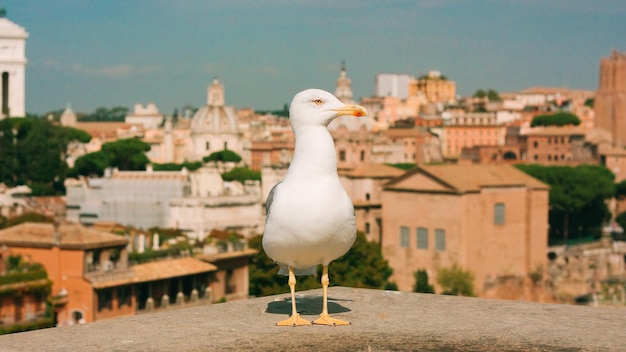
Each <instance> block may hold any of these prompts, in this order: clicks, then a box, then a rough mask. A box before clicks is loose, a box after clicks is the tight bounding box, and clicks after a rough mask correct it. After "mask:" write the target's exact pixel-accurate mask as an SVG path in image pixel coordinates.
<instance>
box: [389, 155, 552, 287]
mask: <svg viewBox="0 0 626 352" xmlns="http://www.w3.org/2000/svg"><path fill="white" fill-rule="evenodd" d="M548 191H549V190H548V186H547V185H545V184H543V183H541V182H539V181H538V180H536V179H534V178H532V177H530V176H528V175H526V174H524V173H523V172H521V171H519V170H517V169H515V168H514V167H512V166H509V165H493V166H487V165H431V166H419V167H417V168H415V169H413V170H412V171H409V172H408V173H406V174H404V175H403V176H401V177H399V178H396V179H395V180H393V181H391V182H390V183H388V184H387V185H386V186H385V187H384V189H383V192H382V198H381V204H382V219H383V224H382V227H383V238H382V252H383V256H384V257H385V259H387V260H388V261H389V265H390V266H391V267H392V268H393V270H394V272H393V276H392V277H391V280H393V281H395V282H396V283H397V284H398V287H399V289H400V290H403V291H410V290H411V289H412V286H413V284H414V283H415V278H414V273H415V272H416V271H417V270H422V269H424V270H426V271H427V273H428V277H429V278H430V280H431V282H432V283H436V280H437V273H438V271H439V270H440V269H442V268H450V267H451V266H453V265H454V264H458V265H459V266H461V267H462V268H464V269H465V270H469V271H471V272H472V273H473V275H474V278H475V279H474V289H475V292H477V293H478V294H479V295H480V294H482V293H483V292H484V291H485V290H487V289H488V288H489V287H490V286H491V285H493V284H494V283H495V282H496V280H497V279H498V278H499V277H502V276H515V277H521V278H526V277H528V276H529V275H531V274H532V273H535V272H538V273H543V270H545V268H546V264H547V257H546V253H547V244H548ZM435 286H436V289H437V291H438V292H441V288H440V287H438V285H435Z"/></svg>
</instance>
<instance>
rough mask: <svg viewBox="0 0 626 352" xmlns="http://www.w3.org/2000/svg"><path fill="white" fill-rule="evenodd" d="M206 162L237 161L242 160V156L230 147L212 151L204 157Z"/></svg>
mask: <svg viewBox="0 0 626 352" xmlns="http://www.w3.org/2000/svg"><path fill="white" fill-rule="evenodd" d="M202 160H203V161H204V162H205V163H208V162H211V161H223V162H235V163H238V162H240V161H241V156H239V154H237V153H235V152H233V151H232V150H229V149H224V150H220V151H219V152H214V153H211V155H209V156H205V157H204V158H202Z"/></svg>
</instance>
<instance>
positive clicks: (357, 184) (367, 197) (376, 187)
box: [339, 163, 404, 243]
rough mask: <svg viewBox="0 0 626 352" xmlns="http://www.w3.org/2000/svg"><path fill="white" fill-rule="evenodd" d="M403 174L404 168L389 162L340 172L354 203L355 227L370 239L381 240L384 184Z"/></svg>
mask: <svg viewBox="0 0 626 352" xmlns="http://www.w3.org/2000/svg"><path fill="white" fill-rule="evenodd" d="M402 174H404V171H403V170H400V169H398V168H395V167H392V166H388V165H384V164H369V163H364V164H361V165H359V166H358V167H356V168H355V169H354V170H350V171H348V172H345V173H342V174H340V175H339V180H340V181H341V184H342V185H343V188H344V189H345V190H346V193H348V196H349V197H350V199H352V202H353V203H354V211H355V216H356V228H357V230H358V231H361V232H363V233H364V234H365V236H366V238H367V240H368V241H370V242H376V243H381V240H382V207H381V194H382V191H383V187H384V185H385V184H386V183H387V182H389V181H391V180H392V179H394V178H396V177H399V176H400V175H402Z"/></svg>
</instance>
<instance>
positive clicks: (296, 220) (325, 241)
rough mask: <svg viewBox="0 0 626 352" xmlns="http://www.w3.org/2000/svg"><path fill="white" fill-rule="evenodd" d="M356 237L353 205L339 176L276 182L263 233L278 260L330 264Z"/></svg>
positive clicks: (266, 245) (300, 264) (303, 264)
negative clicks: (277, 183)
mask: <svg viewBox="0 0 626 352" xmlns="http://www.w3.org/2000/svg"><path fill="white" fill-rule="evenodd" d="M355 237H356V220H355V217H354V207H353V205H352V201H351V200H350V198H349V197H348V195H347V194H346V192H345V190H344V189H343V187H342V186H341V183H340V182H339V180H338V179H337V178H336V177H328V178H320V179H317V180H314V181H311V180H288V179H286V180H284V181H283V182H282V183H280V184H279V185H278V186H277V188H276V190H275V192H274V199H273V201H272V205H271V209H270V210H269V214H268V218H267V223H266V226H265V234H264V237H263V247H264V249H265V251H266V253H267V254H268V255H269V256H270V257H271V258H272V259H274V260H275V261H277V262H280V263H284V264H288V265H291V266H294V267H296V268H299V267H310V266H314V265H317V264H328V263H329V262H330V261H332V260H334V259H336V258H338V257H340V256H342V255H343V254H345V253H346V252H347V251H348V250H349V249H350V246H352V243H353V242H354V239H355Z"/></svg>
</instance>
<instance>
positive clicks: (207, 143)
mask: <svg viewBox="0 0 626 352" xmlns="http://www.w3.org/2000/svg"><path fill="white" fill-rule="evenodd" d="M204 146H205V149H206V150H209V149H211V144H210V143H209V142H206V144H205V145H204Z"/></svg>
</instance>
